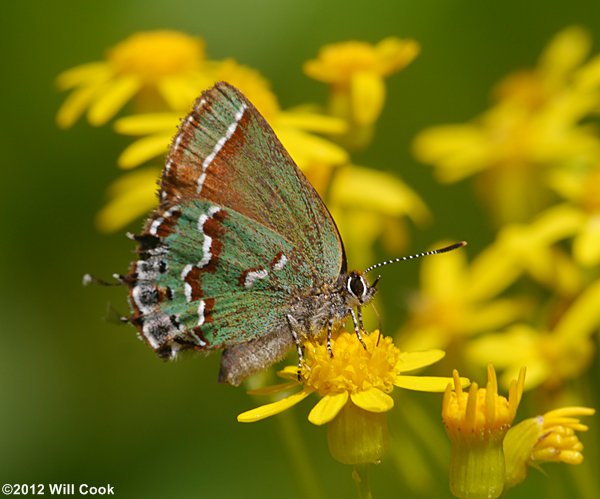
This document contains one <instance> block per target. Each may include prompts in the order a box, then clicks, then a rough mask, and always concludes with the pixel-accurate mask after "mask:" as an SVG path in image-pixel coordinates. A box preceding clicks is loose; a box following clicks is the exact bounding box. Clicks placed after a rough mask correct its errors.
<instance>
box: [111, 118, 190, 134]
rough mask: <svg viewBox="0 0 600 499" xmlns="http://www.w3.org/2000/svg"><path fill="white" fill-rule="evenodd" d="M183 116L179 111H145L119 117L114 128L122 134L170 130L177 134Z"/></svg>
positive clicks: (171, 132)
mask: <svg viewBox="0 0 600 499" xmlns="http://www.w3.org/2000/svg"><path fill="white" fill-rule="evenodd" d="M180 118H181V116H180V115H179V114H178V113H144V114H134V115H132V116H126V117H124V118H119V119H118V120H116V121H115V123H114V129H115V131H116V132H117V133H120V134H122V135H150V134H154V133H159V132H165V133H166V132H169V133H170V134H171V135H175V132H176V131H177V125H178V124H179V119H180Z"/></svg>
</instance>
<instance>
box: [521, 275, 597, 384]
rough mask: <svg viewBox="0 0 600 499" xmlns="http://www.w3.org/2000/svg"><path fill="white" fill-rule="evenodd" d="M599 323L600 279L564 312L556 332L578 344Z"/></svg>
mask: <svg viewBox="0 0 600 499" xmlns="http://www.w3.org/2000/svg"><path fill="white" fill-rule="evenodd" d="M599 324H600V280H597V281H595V282H594V283H592V284H591V285H589V286H588V287H587V288H586V290H585V291H584V292H583V293H582V294H581V296H579V297H578V298H577V300H575V302H573V304H572V305H571V307H570V308H569V309H568V310H567V312H566V313H564V315H563V316H562V318H561V320H560V321H559V323H558V324H557V326H556V328H555V329H554V333H555V334H556V335H557V337H560V338H561V339H562V341H564V342H567V343H570V344H578V343H580V342H581V341H582V340H583V339H586V338H587V337H588V336H590V335H592V334H593V333H594V332H595V331H596V330H597V329H598V325H599ZM528 375H529V373H528Z"/></svg>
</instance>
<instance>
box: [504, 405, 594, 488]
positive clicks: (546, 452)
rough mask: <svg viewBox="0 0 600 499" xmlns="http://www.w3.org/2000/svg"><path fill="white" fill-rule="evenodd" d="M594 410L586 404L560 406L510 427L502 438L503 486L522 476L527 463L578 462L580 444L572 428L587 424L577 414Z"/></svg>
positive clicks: (589, 414) (584, 429) (525, 470)
mask: <svg viewBox="0 0 600 499" xmlns="http://www.w3.org/2000/svg"><path fill="white" fill-rule="evenodd" d="M595 412H596V411H595V410H594V409H591V408H589V407H562V408H560V409H555V410H552V411H549V412H547V413H546V414H544V415H542V416H537V417H535V418H530V419H526V420H524V421H521V422H520V423H519V424H518V425H516V426H514V427H512V428H511V429H510V430H509V431H508V433H507V434H506V438H505V439H504V455H505V458H506V486H507V487H512V486H514V485H517V484H518V483H520V482H522V481H523V480H525V478H526V477H527V472H528V470H529V466H534V467H538V466H539V465H540V464H541V463H543V462H555V463H557V462H562V463H566V464H580V463H581V462H582V461H583V444H582V443H581V442H580V441H579V438H578V437H577V433H576V432H578V431H587V430H588V427H587V426H586V425H584V424H581V423H580V422H579V418H578V417H577V416H592V415H593V414H595Z"/></svg>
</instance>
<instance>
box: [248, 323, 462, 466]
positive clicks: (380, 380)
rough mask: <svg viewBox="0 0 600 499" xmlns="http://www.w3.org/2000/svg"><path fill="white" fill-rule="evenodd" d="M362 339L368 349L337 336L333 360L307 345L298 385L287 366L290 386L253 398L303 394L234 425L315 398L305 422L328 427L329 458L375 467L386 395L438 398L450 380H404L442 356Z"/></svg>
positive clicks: (383, 435)
mask: <svg viewBox="0 0 600 499" xmlns="http://www.w3.org/2000/svg"><path fill="white" fill-rule="evenodd" d="M363 339H364V342H365V345H366V348H363V346H362V344H361V343H360V341H358V339H357V338H356V335H355V334H354V333H349V332H346V331H342V332H340V333H339V334H338V335H337V336H335V338H334V339H333V340H332V343H331V347H332V350H333V357H331V356H330V355H329V352H328V351H327V347H326V345H325V344H323V343H322V342H321V341H319V340H318V339H315V340H309V341H307V342H306V343H305V344H304V349H305V355H304V362H303V364H302V367H301V370H300V375H301V381H300V382H298V381H297V374H298V368H297V367H296V366H288V367H286V368H285V369H284V370H283V371H281V372H280V375H281V376H283V377H285V378H289V379H291V380H293V381H291V382H290V383H285V384H283V385H278V386H275V387H269V388H267V389H262V390H253V391H252V392H251V393H254V394H271V393H275V392H278V391H283V390H287V389H289V388H291V387H293V386H295V385H300V386H301V390H300V391H298V392H296V393H294V394H292V395H289V396H287V397H285V398H283V399H281V400H278V401H276V402H273V403H270V404H267V405H264V406H261V407H257V408H256V409H252V410H250V411H247V412H244V413H243V414H240V415H239V416H238V421H240V422H243V423H251V422H255V421H259V420H261V419H264V418H267V417H269V416H273V415H275V414H278V413H280V412H282V411H284V410H286V409H289V408H290V407H292V406H294V405H296V404H297V403H298V402H300V401H301V400H303V399H304V398H306V397H307V396H308V395H310V394H311V393H317V394H318V395H319V396H320V397H321V399H320V400H319V402H318V403H317V404H316V405H315V406H314V407H313V409H312V410H311V411H310V414H309V416H308V420H309V421H310V422H311V423H313V424H316V425H323V424H328V432H329V445H330V450H331V451H332V454H333V456H334V457H335V458H336V459H338V460H339V461H341V462H344V463H347V464H359V463H367V462H376V461H378V460H379V458H380V457H381V454H382V453H383V450H384V449H385V445H386V440H387V429H386V428H387V426H386V425H387V423H386V419H385V418H384V417H383V415H382V413H385V412H387V411H389V410H390V409H392V407H393V406H394V400H393V399H392V397H391V396H390V395H389V394H390V393H391V392H392V390H393V389H394V386H396V387H399V388H406V389H409V390H417V391H428V392H441V391H443V390H444V389H445V387H446V385H447V384H448V382H449V378H441V377H430V376H410V375H406V374H403V373H405V372H409V371H414V370H416V369H419V368H422V367H425V366H428V365H430V364H433V363H434V362H437V361H438V360H440V359H441V358H442V357H443V356H444V352H442V351H441V350H430V351H427V352H401V351H400V350H398V348H396V347H395V346H394V344H393V342H392V339H391V338H390V337H380V335H379V332H378V331H375V332H373V333H371V334H368V335H364V336H363ZM460 383H462V384H463V385H465V386H466V385H467V384H468V380H466V379H461V380H460Z"/></svg>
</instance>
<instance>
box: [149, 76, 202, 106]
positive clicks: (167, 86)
mask: <svg viewBox="0 0 600 499" xmlns="http://www.w3.org/2000/svg"><path fill="white" fill-rule="evenodd" d="M212 83H213V82H212V81H211V80H210V79H208V78H206V79H205V80H204V81H202V80H200V81H194V80H193V79H191V78H189V77H188V76H186V77H181V76H173V77H170V78H162V79H161V80H159V82H158V91H159V93H160V95H161V96H162V97H163V99H164V100H165V101H166V102H167V104H168V106H169V107H170V108H171V109H173V110H176V111H179V110H180V111H184V112H188V111H189V110H190V109H191V108H192V105H193V103H194V100H195V99H196V98H197V97H198V94H199V93H200V91H202V90H203V89H205V88H208V87H210V86H211V84H212Z"/></svg>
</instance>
